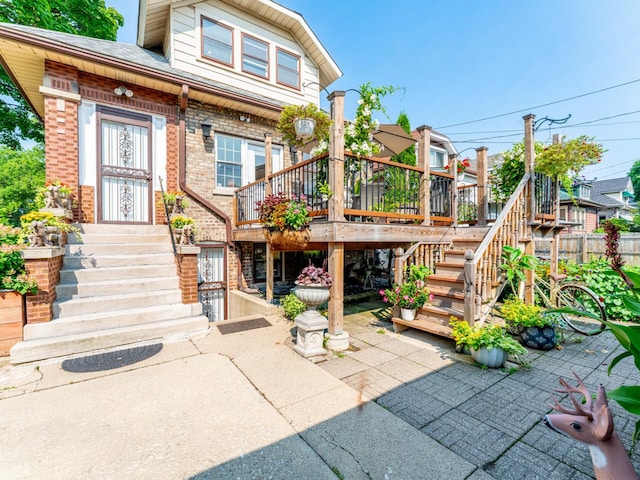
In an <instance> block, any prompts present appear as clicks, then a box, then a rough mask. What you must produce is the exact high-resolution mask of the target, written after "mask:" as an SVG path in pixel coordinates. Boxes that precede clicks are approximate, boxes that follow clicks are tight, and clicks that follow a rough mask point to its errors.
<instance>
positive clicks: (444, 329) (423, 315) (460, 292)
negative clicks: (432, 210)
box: [391, 228, 486, 338]
mask: <svg viewBox="0 0 640 480" xmlns="http://www.w3.org/2000/svg"><path fill="white" fill-rule="evenodd" d="M465 230H466V231H465V233H466V235H465V236H460V237H456V238H454V239H453V246H452V248H451V249H449V250H448V251H446V252H445V253H444V258H443V259H442V261H441V262H437V263H436V264H435V273H433V274H432V275H431V276H429V280H428V281H427V285H428V287H429V290H430V291H431V293H432V294H433V295H434V300H433V303H432V304H431V305H425V306H424V307H422V308H421V309H420V310H418V312H417V314H416V318H415V320H411V321H407V320H402V319H401V318H398V317H393V318H392V319H391V320H392V322H393V329H394V331H396V332H401V331H404V330H406V329H407V328H415V329H416V330H422V331H424V332H427V333H431V334H433V335H438V336H441V337H447V338H451V331H452V329H451V327H450V326H449V319H450V318H451V317H455V318H457V319H460V320H462V319H463V318H464V263H465V259H464V255H465V253H466V252H467V250H472V251H474V252H475V250H476V249H477V248H478V246H479V245H480V243H482V235H483V234H484V233H486V229H485V228H477V229H476V228H474V229H468V230H467V229H465ZM469 231H475V233H476V234H475V235H471V236H470V235H469Z"/></svg>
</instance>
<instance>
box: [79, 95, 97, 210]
mask: <svg viewBox="0 0 640 480" xmlns="http://www.w3.org/2000/svg"><path fill="white" fill-rule="evenodd" d="M97 141H98V130H97V116H96V104H95V103H93V102H87V101H82V102H80V105H78V182H79V183H80V185H86V186H91V187H94V188H95V187H96V185H97V173H98V172H97V168H98V167H97V165H96V158H97V155H98V143H97ZM96 205H97V202H96ZM96 208H97V207H96ZM95 213H97V211H96V212H94V214H95Z"/></svg>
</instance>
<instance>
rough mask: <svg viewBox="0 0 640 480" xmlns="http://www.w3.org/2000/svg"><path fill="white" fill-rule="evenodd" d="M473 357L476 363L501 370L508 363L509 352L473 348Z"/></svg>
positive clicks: (496, 349)
mask: <svg viewBox="0 0 640 480" xmlns="http://www.w3.org/2000/svg"><path fill="white" fill-rule="evenodd" d="M471 356H472V357H473V359H474V360H475V361H476V362H478V363H479V364H481V365H486V366H487V367H489V368H500V367H501V366H502V365H504V362H506V361H507V352H505V351H504V350H503V349H501V348H487V347H480V348H478V349H477V350H476V349H474V348H472V349H471Z"/></svg>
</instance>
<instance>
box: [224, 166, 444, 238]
mask: <svg viewBox="0 0 640 480" xmlns="http://www.w3.org/2000/svg"><path fill="white" fill-rule="evenodd" d="M328 161H329V159H328V156H327V155H326V154H325V155H321V156H319V157H315V158H312V159H310V160H305V161H304V162H300V163H298V164H296V165H292V166H290V167H288V168H285V169H283V170H281V171H279V172H276V173H274V174H271V175H269V176H268V177H267V180H259V181H257V182H253V183H251V184H249V185H246V186H244V187H241V188H239V189H238V190H236V194H235V224H236V227H240V228H242V227H247V226H252V225H255V224H257V223H258V215H257V211H256V202H258V201H261V200H264V198H265V194H266V191H267V182H268V183H269V184H270V187H271V191H272V192H273V193H279V192H282V193H285V194H287V195H294V196H300V195H305V196H306V197H307V202H308V204H309V205H310V206H311V212H310V215H311V216H314V217H323V216H327V214H328V205H329V198H328V196H327V195H326V193H325V194H323V192H322V191H323V190H325V189H324V188H323V187H324V186H325V185H326V186H327V187H328V185H329V183H330V182H329V178H328V172H329V168H328ZM423 175H424V172H423V171H422V169H421V168H419V167H415V166H412V165H404V164H402V163H397V162H392V161H389V160H385V159H381V158H366V157H354V156H350V155H347V156H346V157H345V168H344V183H343V184H344V192H343V195H344V215H345V218H346V219H347V220H348V221H359V222H374V221H386V222H394V223H396V222H399V223H407V224H413V223H422V221H423V220H424V214H423V213H421V210H420V182H421V178H422V176H423ZM431 177H432V178H431V182H430V206H431V208H430V214H431V218H432V220H433V221H434V222H442V223H447V222H448V223H451V221H452V215H451V212H452V189H453V180H454V179H453V176H452V175H450V174H448V173H440V172H432V173H431ZM331 194H333V192H331Z"/></svg>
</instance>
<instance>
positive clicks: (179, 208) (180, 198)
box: [160, 190, 189, 215]
mask: <svg viewBox="0 0 640 480" xmlns="http://www.w3.org/2000/svg"><path fill="white" fill-rule="evenodd" d="M162 200H163V201H164V203H166V204H167V211H168V212H169V214H170V215H182V214H184V209H185V208H187V207H188V206H189V200H188V199H187V196H186V194H185V193H184V192H181V191H179V190H167V191H166V192H163V194H162ZM160 206H162V202H160Z"/></svg>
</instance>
